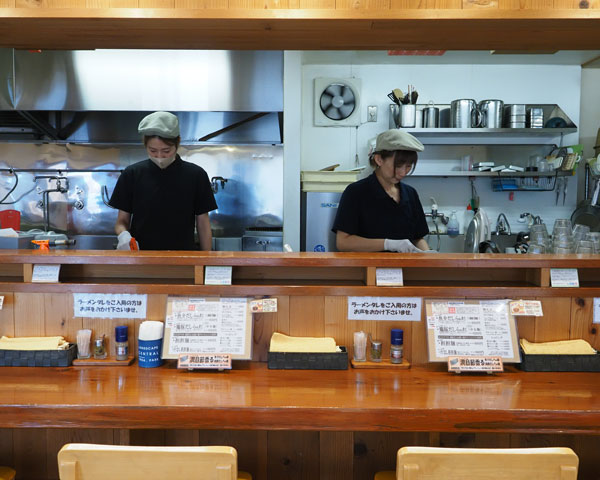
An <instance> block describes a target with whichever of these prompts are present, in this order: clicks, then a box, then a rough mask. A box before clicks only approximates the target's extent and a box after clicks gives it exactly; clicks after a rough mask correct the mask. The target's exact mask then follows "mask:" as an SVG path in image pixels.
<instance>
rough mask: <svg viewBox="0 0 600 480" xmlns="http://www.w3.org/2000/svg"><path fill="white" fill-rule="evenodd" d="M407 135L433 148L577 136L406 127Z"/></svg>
mask: <svg viewBox="0 0 600 480" xmlns="http://www.w3.org/2000/svg"><path fill="white" fill-rule="evenodd" d="M403 130H404V131H406V132H409V133H411V134H412V135H414V136H415V137H417V138H420V139H421V140H422V141H423V143H426V144H430V145H436V144H437V145H456V144H465V143H470V144H476V145H498V144H510V145H539V144H558V143H561V142H560V139H561V137H562V136H563V135H567V134H569V133H576V132H577V128H576V127H566V128H405V129H403Z"/></svg>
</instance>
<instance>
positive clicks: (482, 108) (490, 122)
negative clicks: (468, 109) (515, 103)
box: [478, 100, 504, 128]
mask: <svg viewBox="0 0 600 480" xmlns="http://www.w3.org/2000/svg"><path fill="white" fill-rule="evenodd" d="M478 109H479V112H480V115H481V127H482V128H502V115H503V114H504V102H503V101H502V100H482V101H481V102H479V107H478Z"/></svg>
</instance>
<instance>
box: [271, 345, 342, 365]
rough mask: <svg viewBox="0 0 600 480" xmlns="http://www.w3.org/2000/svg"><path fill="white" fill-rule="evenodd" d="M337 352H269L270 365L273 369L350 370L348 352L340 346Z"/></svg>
mask: <svg viewBox="0 0 600 480" xmlns="http://www.w3.org/2000/svg"><path fill="white" fill-rule="evenodd" d="M340 349H341V350H342V351H341V352H335V353H308V352H307V353H304V352H302V353H300V352H298V353H296V352H269V353H268V356H267V364H268V367H269V368H270V369H272V370H348V352H347V351H346V347H340Z"/></svg>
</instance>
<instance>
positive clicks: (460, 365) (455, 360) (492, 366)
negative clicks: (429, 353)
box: [448, 357, 504, 373]
mask: <svg viewBox="0 0 600 480" xmlns="http://www.w3.org/2000/svg"><path fill="white" fill-rule="evenodd" d="M448 371H449V372H454V373H461V372H503V371H504V365H503V364H502V357H448Z"/></svg>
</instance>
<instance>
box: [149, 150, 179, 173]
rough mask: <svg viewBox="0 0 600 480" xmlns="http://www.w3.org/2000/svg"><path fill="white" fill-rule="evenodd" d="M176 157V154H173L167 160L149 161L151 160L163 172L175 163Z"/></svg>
mask: <svg viewBox="0 0 600 480" xmlns="http://www.w3.org/2000/svg"><path fill="white" fill-rule="evenodd" d="M176 157H177V154H176V153H175V154H173V155H172V156H170V157H167V158H156V157H150V160H152V161H153V162H154V163H155V165H156V166H157V167H158V168H161V169H163V170H164V169H165V168H167V167H168V166H169V165H171V164H172V163H173V162H174V161H175V158H176Z"/></svg>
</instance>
